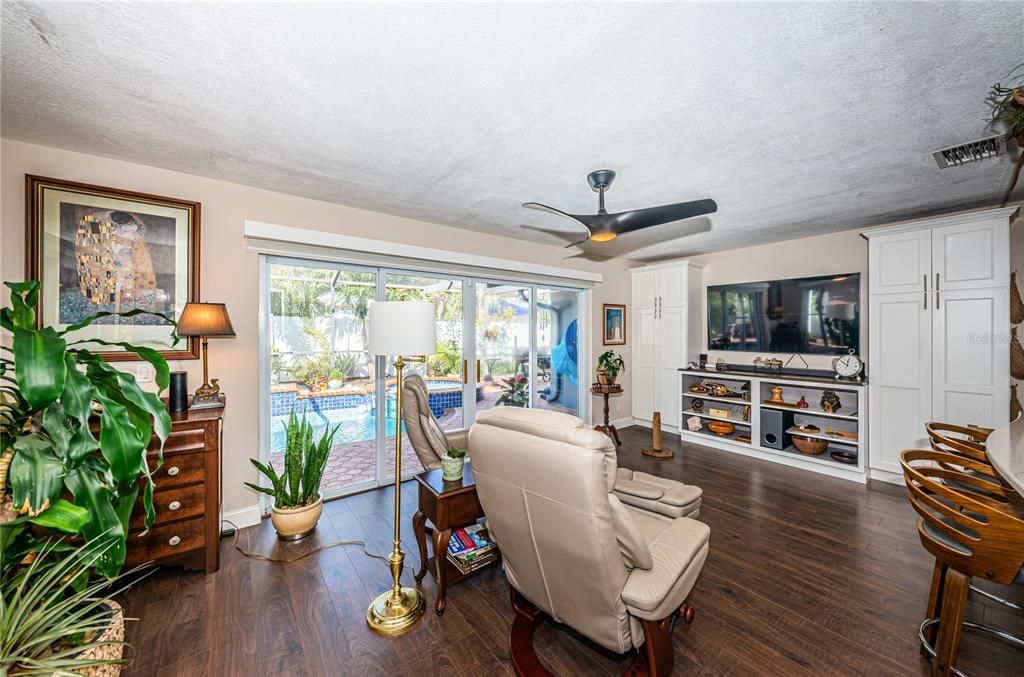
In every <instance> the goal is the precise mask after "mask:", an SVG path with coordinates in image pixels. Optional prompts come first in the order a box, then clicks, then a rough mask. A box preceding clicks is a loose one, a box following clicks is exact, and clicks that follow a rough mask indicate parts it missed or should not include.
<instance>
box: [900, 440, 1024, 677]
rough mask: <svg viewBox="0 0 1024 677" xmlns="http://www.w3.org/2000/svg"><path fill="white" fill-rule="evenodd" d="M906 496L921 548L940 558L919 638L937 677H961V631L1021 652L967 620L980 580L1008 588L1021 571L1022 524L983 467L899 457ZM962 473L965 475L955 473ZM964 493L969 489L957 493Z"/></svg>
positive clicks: (946, 456) (943, 456)
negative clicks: (969, 599)
mask: <svg viewBox="0 0 1024 677" xmlns="http://www.w3.org/2000/svg"><path fill="white" fill-rule="evenodd" d="M900 465H901V466H902V468H903V476H904V479H905V480H906V484H907V494H908V496H909V498H910V503H911V505H912V506H913V508H914V510H915V511H917V513H918V515H920V519H919V520H918V521H917V531H918V535H919V536H920V538H921V544H922V545H923V546H924V548H925V549H926V550H927V551H928V552H930V553H931V554H932V555H933V556H934V557H935V569H934V572H933V575H932V587H931V592H930V593H929V596H928V610H927V617H926V618H925V620H924V621H923V622H922V623H921V626H920V628H919V631H918V634H919V636H920V639H921V644H922V654H923V655H925V654H926V655H928V656H931V657H932V674H933V675H941V676H943V677H945V676H948V675H963V674H964V673H963V672H961V671H960V670H958V669H957V667H956V663H957V656H958V653H959V647H960V635H961V632H962V630H963V628H969V629H972V630H980V631H982V632H986V633H989V634H991V635H993V636H996V637H998V638H1000V639H1003V640H1006V641H1008V642H1010V643H1012V644H1015V645H1017V646H1018V647H1020V648H1022V649H1024V639H1022V638H1020V637H1016V636H1014V635H1011V634H1010V633H1007V632H1005V631H1003V630H1000V629H998V628H993V627H990V626H987V625H981V624H978V623H973V622H970V621H965V620H964V610H965V608H966V605H967V593H968V589H969V588H970V582H971V579H972V578H973V577H975V576H977V577H981V578H983V579H985V580H988V581H993V582H995V583H1000V584H1003V585H1009V584H1011V583H1013V582H1014V579H1016V578H1017V577H1018V576H1019V575H1020V574H1021V568H1022V566H1024V519H1022V518H1020V517H1018V516H1016V515H1014V514H1011V513H1010V512H1007V511H1006V504H1005V502H1003V501H1000V500H999V498H998V497H994V496H993V495H992V494H991V493H990V492H991V486H992V485H991V482H988V481H987V480H984V479H980V478H979V477H978V476H976V474H975V473H979V472H982V471H984V465H985V464H984V463H982V462H980V461H975V460H972V459H969V458H965V457H963V456H957V455H954V454H951V453H948V452H945V451H937V450H935V449H907V450H904V451H903V452H902V453H900ZM957 468H959V469H960V470H957ZM953 484H955V485H956V486H957V487H966V489H959V488H954V486H953Z"/></svg>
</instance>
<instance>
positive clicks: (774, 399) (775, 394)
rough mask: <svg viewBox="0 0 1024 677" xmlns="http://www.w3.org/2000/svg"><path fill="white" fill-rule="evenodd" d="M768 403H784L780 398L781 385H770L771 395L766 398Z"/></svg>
mask: <svg viewBox="0 0 1024 677" xmlns="http://www.w3.org/2000/svg"><path fill="white" fill-rule="evenodd" d="M768 402H769V404H786V400H784V399H782V386H772V396H771V398H769V399H768Z"/></svg>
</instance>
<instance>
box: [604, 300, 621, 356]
mask: <svg viewBox="0 0 1024 677" xmlns="http://www.w3.org/2000/svg"><path fill="white" fill-rule="evenodd" d="M602 308H603V310H604V312H603V315H604V324H603V327H604V331H603V334H602V336H601V343H602V344H603V345H606V346H624V345H626V306H624V305H618V304H613V303H606V304H604V306H602Z"/></svg>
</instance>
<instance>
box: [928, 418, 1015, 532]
mask: <svg viewBox="0 0 1024 677" xmlns="http://www.w3.org/2000/svg"><path fill="white" fill-rule="evenodd" d="M924 427H925V430H926V431H927V432H928V440H929V442H930V444H931V447H932V449H934V450H935V451H941V452H945V453H947V454H952V455H954V456H960V457H963V458H966V459H969V460H972V461H976V462H977V463H978V464H980V465H975V466H972V468H970V469H967V468H963V467H956V466H951V468H950V469H952V470H956V471H957V472H963V473H966V474H968V475H971V476H973V477H976V478H978V479H981V480H985V481H986V482H988V483H989V484H991V485H992V486H991V487H990V486H988V485H985V486H984V487H983V488H984V489H985V490H986V491H987V493H990V494H992V495H993V496H994V497H998V500H999V501H1001V502H1002V503H1005V504H1007V505H1006V508H1007V509H1009V510H1010V511H1011V512H1014V513H1016V514H1017V515H1018V516H1022V517H1024V498H1022V497H1021V496H1020V494H1018V493H1017V492H1016V491H1015V490H1014V489H1013V487H1011V486H1010V485H1009V483H1008V482H1007V481H1006V480H1005V479H1003V476H1002V475H1000V474H999V473H998V472H997V471H996V469H995V468H993V467H992V463H991V462H990V461H989V458H988V452H987V451H986V449H985V440H986V439H988V436H989V435H990V434H991V433H992V429H991V428H980V427H975V426H968V427H965V426H959V425H953V424H952V423H940V422H937V421H932V422H929V423H925V426H924ZM946 482H947V483H952V484H951V486H953V488H955V489H961V490H964V491H971V487H970V486H969V485H963V486H957V484H956V480H955V479H949V480H946Z"/></svg>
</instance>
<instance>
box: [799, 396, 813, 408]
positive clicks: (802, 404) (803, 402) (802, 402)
mask: <svg viewBox="0 0 1024 677" xmlns="http://www.w3.org/2000/svg"><path fill="white" fill-rule="evenodd" d="M796 406H797V407H799V408H801V409H807V408H808V407H810V406H811V405H810V403H808V402H807V398H806V397H805V396H803V395H801V396H800V401H799V402H797V403H796Z"/></svg>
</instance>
